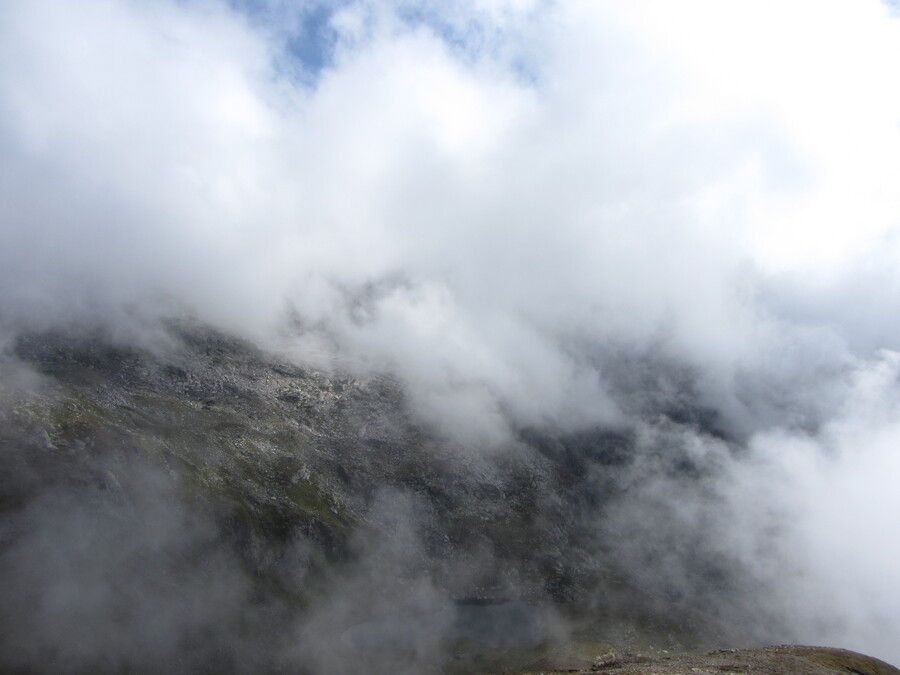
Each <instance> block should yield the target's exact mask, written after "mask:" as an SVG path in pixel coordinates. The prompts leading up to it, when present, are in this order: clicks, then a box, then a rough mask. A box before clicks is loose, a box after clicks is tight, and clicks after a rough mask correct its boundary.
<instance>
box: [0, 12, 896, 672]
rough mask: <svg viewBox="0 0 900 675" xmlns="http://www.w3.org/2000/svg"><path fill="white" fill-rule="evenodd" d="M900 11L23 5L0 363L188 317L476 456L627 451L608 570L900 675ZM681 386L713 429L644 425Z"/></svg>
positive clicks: (3, 150) (6, 70) (1, 117)
mask: <svg viewBox="0 0 900 675" xmlns="http://www.w3.org/2000/svg"><path fill="white" fill-rule="evenodd" d="M895 14H896V12H895V11H892V8H891V7H890V6H889V5H888V4H885V3H880V2H877V1H875V0H857V1H856V2H854V3H852V5H851V4H850V3H837V2H833V3H832V2H829V3H821V2H812V1H811V0H791V1H790V2H787V3H781V4H780V5H779V8H778V10H777V11H776V10H775V9H773V8H771V7H767V6H764V5H761V4H760V3H752V2H743V1H742V2H736V3H729V4H728V5H727V6H726V5H724V4H722V3H717V2H714V1H713V0H688V1H686V2H681V3H674V4H673V3H665V2H660V1H658V0H640V1H637V2H630V3H628V6H627V7H624V6H622V5H621V4H620V3H614V2H591V3H589V2H578V1H574V0H573V1H572V2H558V3H550V2H541V1H540V0H533V1H529V0H515V1H514V0H508V1H504V2H497V3H483V2H480V1H478V0H471V1H470V2H464V3H455V4H454V6H453V8H445V7H443V6H441V5H440V4H439V3H431V2H427V1H423V2H413V1H412V0H409V1H407V0H404V1H403V2H399V3H384V2H379V1H376V0H358V1H353V0H348V1H347V2H338V3H323V2H315V1H312V0H310V1H307V2H301V3H295V4H290V3H282V2H278V1H274V0H273V1H267V2H231V3H227V2H224V1H218V0H209V1H206V0H196V1H194V0H189V1H188V2H176V1H175V0H171V1H169V0H164V1H161V2H154V3H144V2H129V1H121V2H117V1H113V0H85V2H81V3H78V6H77V7H76V6H75V5H74V4H72V3H65V2H60V1H55V0H29V1H27V2H26V1H25V0H7V1H6V2H4V3H3V6H2V8H0V200H2V203H3V205H4V209H3V214H2V216H0V224H2V226H0V288H2V292H0V332H2V335H0V338H2V339H3V340H4V342H7V343H9V342H11V341H12V340H14V338H15V336H16V335H19V334H21V333H25V332H28V331H41V330H67V329H73V328H76V327H85V326H88V327H96V326H100V327H102V328H103V330H105V331H107V332H108V333H110V334H112V335H114V336H116V339H117V340H119V341H120V342H122V343H126V344H128V343H131V344H141V345H147V344H150V343H153V342H154V341H155V340H157V338H158V336H159V335H160V330H159V328H158V326H159V325H160V322H162V321H165V320H169V319H171V318H173V317H176V318H177V317H192V318H193V319H196V320H198V321H200V322H203V323H208V324H211V325H213V326H216V327H217V328H219V329H221V330H224V331H228V332H232V333H235V334H238V335H240V336H242V337H244V338H246V339H249V340H251V341H254V342H255V343H257V344H259V345H261V346H264V347H265V348H267V349H272V350H276V351H278V352H279V353H282V354H288V355H290V356H291V358H293V359H295V360H297V361H299V362H304V363H315V364H318V365H320V366H322V367H331V368H341V369H345V370H348V371H350V372H353V373H356V374H360V375H365V374H371V373H381V372H389V373H392V374H393V375H395V376H396V377H398V378H399V380H400V381H401V382H402V383H403V384H404V386H405V387H406V388H407V390H408V392H409V400H410V405H411V406H412V408H413V410H414V411H415V413H416V415H417V416H418V418H419V419H420V420H421V421H422V423H423V424H427V425H429V426H430V427H431V428H433V429H434V430H435V433H437V434H438V435H440V436H442V437H445V438H448V439H450V440H451V441H452V443H453V444H454V447H456V448H459V450H458V452H459V453H460V457H462V458H463V459H462V460H460V461H472V462H476V463H477V462H478V461H480V459H481V458H483V457H491V456H494V455H495V454H496V453H497V452H499V450H498V449H501V448H505V447H507V446H509V445H510V444H514V443H515V441H516V439H517V438H519V436H520V434H521V433H522V432H523V430H538V431H540V432H545V431H553V432H561V433H578V432H579V431H582V430H586V429H593V428H602V429H609V430H615V431H618V432H622V433H629V434H634V436H635V438H637V439H639V442H638V443H637V446H636V447H638V452H639V453H641V454H640V459H639V460H638V461H637V462H636V463H635V465H634V467H633V468H632V469H630V471H631V474H630V475H629V476H628V477H627V479H628V480H630V481H633V483H634V485H635V486H636V487H635V489H634V490H632V491H631V492H629V495H628V496H627V497H623V498H622V499H621V501H620V502H619V503H618V505H617V506H616V510H614V512H613V515H611V516H610V518H609V519H608V520H604V521H602V522H597V523H595V524H592V525H591V526H592V527H595V528H596V530H597V533H598V534H597V536H598V537H605V536H609V534H610V532H612V531H614V530H615V529H616V528H626V529H627V531H629V532H635V533H636V536H634V537H631V538H628V540H627V541H626V540H623V541H621V542H620V547H621V559H622V561H625V562H624V563H623V564H625V565H626V566H627V563H628V562H632V561H643V562H642V563H641V564H642V565H645V566H646V567H645V569H646V577H647V580H648V584H650V583H657V584H660V585H665V586H666V588H668V589H669V591H670V592H675V593H676V594H677V589H678V588H683V589H686V590H687V589H691V590H695V589H696V587H697V583H696V580H694V579H692V571H691V569H690V560H689V559H690V556H689V555H688V550H689V549H690V548H691V546H690V545H689V543H690V542H694V543H695V544H696V545H697V546H700V547H701V548H703V550H708V552H709V553H710V555H715V556H717V557H718V559H721V560H723V561H724V562H723V564H726V563H727V566H728V567H729V568H731V567H734V568H737V569H740V570H742V574H743V575H744V577H743V578H744V579H745V583H746V585H747V588H748V589H753V590H752V591H751V592H748V593H747V594H745V598H749V597H751V596H752V597H753V598H754V602H755V603H759V604H760V605H761V606H762V608H761V609H760V612H762V613H763V614H765V615H766V616H771V617H776V618H777V621H778V625H779V626H782V627H783V628H784V633H783V634H784V635H785V636H786V638H785V639H796V640H798V641H806V642H828V643H833V644H835V645H836V646H842V647H849V648H854V649H859V650H861V651H865V652H868V653H871V654H873V655H875V656H878V657H881V658H885V659H887V660H892V661H893V662H895V663H896V662H900V651H898V648H897V646H896V644H895V641H894V640H893V639H892V636H895V635H897V634H900V610H898V607H900V577H898V572H897V566H896V564H895V562H894V561H895V560H896V559H897V554H898V553H900V551H898V550H897V545H896V543H895V539H896V538H895V537H894V536H892V533H894V532H897V531H900V497H898V496H897V494H898V493H897V491H896V490H894V489H892V487H893V486H892V485H891V484H890V480H891V478H892V477H893V476H895V475H897V472H896V469H897V468H898V462H900V460H898V453H897V443H898V440H900V438H898V428H897V424H896V421H895V420H896V419H897V412H898V402H900V399H898V395H900V389H898V386H897V369H898V358H900V357H898V351H900V331H898V327H897V325H896V323H895V322H893V321H892V320H891V317H893V316H894V315H895V314H896V310H898V309H900V299H898V298H900V296H898V293H897V291H898V285H897V284H898V282H897V278H896V266H897V262H898V259H900V247H898V237H897V232H898V230H897V226H898V214H900V193H898V192H897V189H896V186H897V185H898V184H900V92H898V90H897V88H896V87H895V86H893V84H894V82H895V80H896V73H895V70H896V64H897V63H900V23H898V21H897V18H896V16H895ZM160 339H161V338H160ZM688 393H689V394H690V397H691V401H693V402H695V403H696V405H698V406H700V407H702V408H703V409H704V410H707V411H709V414H710V416H711V417H712V418H714V419H715V427H716V429H717V430H718V432H719V433H718V435H713V434H710V433H709V432H708V430H703V429H701V428H700V425H693V426H691V425H690V424H686V425H682V426H680V427H678V428H677V429H673V428H672V427H670V426H667V425H666V424H665V423H663V422H661V421H660V419H659V412H660V411H661V410H672V409H678V407H679V405H681V402H682V401H683V398H684V396H686V395H687V394H688ZM685 456H687V457H689V458H690V459H691V461H692V462H693V463H695V464H696V465H697V466H698V467H700V470H701V473H703V475H704V480H703V481H702V482H701V483H699V484H698V483H693V482H692V483H683V482H681V481H680V479H679V478H678V477H676V476H673V475H672V472H671V471H669V467H670V464H669V463H668V462H670V461H675V460H674V459H667V458H674V457H678V458H684V457H685ZM35 508H38V507H35ZM40 508H42V509H45V510H46V511H47V512H51V511H52V512H53V513H54V514H56V513H57V512H63V511H64V512H66V513H67V515H66V516H65V518H66V519H68V520H72V521H73V522H74V524H66V523H67V522H68V521H59V517H58V516H57V515H53V516H52V517H50V516H48V517H46V518H44V520H46V521H47V522H59V523H60V524H59V527H60V528H61V530H60V532H62V531H68V530H71V529H73V528H74V529H77V521H79V519H80V518H85V517H86V516H84V515H83V514H82V512H81V511H79V510H78V509H75V510H74V511H70V510H69V509H64V508H61V507H59V506H58V505H53V504H49V505H42V506H41V507H40ZM661 510H662V511H665V512H666V513H667V514H668V516H667V517H668V518H669V520H667V521H666V522H667V524H666V525H660V524H659V523H660V521H659V519H658V516H659V514H660V512H661ZM151 520H152V519H151ZM192 528H194V526H192ZM192 528H188V530H189V531H191V532H194V531H197V532H200V533H201V534H198V535H197V536H198V537H199V539H200V540H202V539H203V535H202V532H204V530H203V528H202V527H201V526H197V528H199V529H192ZM54 532H55V531H54ZM663 532H665V535H666V536H665V537H663V536H662V534H663ZM57 534H59V532H55V534H54V536H56V535H57ZM173 536H174V535H173ZM666 537H670V538H671V539H672V541H668V540H667V539H666ZM72 545H73V546H74V545H75V542H72ZM27 546H32V547H36V548H37V549H39V548H40V546H41V542H40V541H30V543H28V544H27ZM68 546H69V544H65V545H64V546H63V548H66V547H68ZM177 546H178V547H179V548H180V547H188V548H190V547H192V546H193V544H191V543H189V542H186V541H182V540H181V539H179V540H178V541H177ZM666 546H671V550H672V551H673V553H672V554H671V555H670V556H668V557H667V558H666V561H665V564H660V563H655V564H653V563H651V562H649V561H650V559H654V560H658V559H659V556H658V555H656V554H655V553H654V552H657V553H658V551H659V547H666ZM21 550H22V551H24V549H21ZM26 553H27V552H26ZM26 553H22V555H26ZM651 554H652V555H651ZM35 555H36V554H35ZM123 555H126V556H127V554H123ZM27 557H29V558H30V557H31V554H28V556H27ZM373 560H374V558H373ZM122 564H123V565H127V564H129V563H128V560H127V559H126V560H125V561H124V562H123V563H122ZM209 564H211V565H217V564H221V565H224V566H225V568H226V571H225V572H223V575H220V576H221V577H222V578H228V575H229V574H231V572H229V571H228V570H227V568H228V563H227V562H216V560H213V561H212V562H210V563H209ZM373 564H374V563H373ZM47 565H48V567H47V568H46V569H36V570H34V572H33V573H34V574H35V575H41V574H43V575H44V577H42V578H46V579H52V578H53V577H54V575H55V572H54V568H53V563H52V559H51V560H48V562H47ZM653 580H656V581H653ZM88 582H90V580H88ZM35 583H44V582H35ZM422 583H423V584H424V590H423V591H422V594H421V596H417V597H421V598H425V599H426V600H427V602H426V600H423V601H422V602H425V604H426V605H427V607H426V609H428V611H432V610H434V611H437V609H435V608H436V607H438V606H439V604H440V603H439V601H438V599H437V597H438V596H437V595H434V593H432V591H431V590H429V589H428V588H427V583H426V581H423V582H422ZM87 585H88V586H90V583H87ZM188 585H190V584H188ZM225 585H226V586H228V587H229V588H230V589H231V590H229V592H228V593H226V594H225V596H224V597H225V599H224V600H223V602H226V603H234V605H239V604H240V602H241V593H242V590H241V588H240V585H239V584H237V583H236V586H235V587H234V588H232V586H231V584H230V582H228V583H227V584H225ZM672 589H676V591H672ZM438 595H439V594H438ZM164 600H165V596H164V597H163V601H164ZM441 601H446V598H443V599H442V600H441ZM173 602H175V601H174V600H173ZM229 606H231V605H229ZM209 611H210V612H213V611H214V608H210V609H209ZM329 611H333V612H338V611H339V609H336V608H331V609H329ZM422 611H425V609H422ZM226 613H227V612H226ZM174 614H175V615H178V616H181V615H182V611H181V610H180V609H177V608H176V610H174ZM326 619H327V617H326V618H323V621H326ZM185 621H186V623H182V624H177V625H188V626H189V627H190V626H191V625H194V624H192V623H191V621H192V619H190V618H189V619H185ZM198 621H200V620H199V619H198ZM201 622H202V621H201ZM187 630H188V632H190V631H189V629H187ZM297 630H298V631H299V634H303V631H304V630H307V631H308V630H311V629H309V628H308V627H307V628H302V627H301V628H298V629H297ZM23 644H24V646H23V649H27V648H31V647H29V645H28V644H27V643H23ZM39 648H41V647H40V645H38V646H35V647H34V649H39ZM122 649H123V650H131V649H136V647H134V645H130V644H129V645H126V646H123V647H122Z"/></svg>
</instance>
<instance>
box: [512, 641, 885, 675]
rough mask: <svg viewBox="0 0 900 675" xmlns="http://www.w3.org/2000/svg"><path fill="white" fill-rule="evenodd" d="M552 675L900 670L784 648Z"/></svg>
mask: <svg viewBox="0 0 900 675" xmlns="http://www.w3.org/2000/svg"><path fill="white" fill-rule="evenodd" d="M541 673H542V674H543V675H550V674H551V673H554V674H555V673H578V674H579V675H587V674H588V673H620V674H621V675H628V674H634V675H638V674H641V675H651V674H653V673H657V674H659V675H696V674H698V673H709V674H712V673H770V674H772V675H776V674H777V675H788V674H789V673H798V674H801V675H829V674H832V673H856V674H857V675H894V674H895V673H900V670H898V669H897V668H894V667H893V666H892V665H890V664H888V663H885V662H884V661H880V660H879V659H875V658H872V657H870V656H864V655H862V654H857V653H856V652H851V651H848V650H846V649H831V648H827V647H802V646H792V645H781V646H778V647H763V648H759V649H726V650H717V651H713V652H709V653H707V654H663V655H659V656H654V657H649V656H639V655H621V656H617V655H615V654H612V653H610V654H607V655H604V656H602V657H599V658H598V659H597V662H596V663H594V664H593V665H592V666H591V667H590V668H588V669H584V670H579V669H567V670H544V671H541ZM521 675H524V673H523V674H521Z"/></svg>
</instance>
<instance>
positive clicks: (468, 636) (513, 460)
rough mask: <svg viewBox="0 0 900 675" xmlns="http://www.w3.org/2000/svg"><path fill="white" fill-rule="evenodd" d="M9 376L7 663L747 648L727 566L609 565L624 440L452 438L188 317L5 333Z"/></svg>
mask: <svg viewBox="0 0 900 675" xmlns="http://www.w3.org/2000/svg"><path fill="white" fill-rule="evenodd" d="M3 368H4V377H3V386H2V400H0V519H2V520H0V523H2V527H0V571H2V574H0V591H2V596H3V598H4V602H3V603H2V607H0V668H6V669H10V672H75V673H79V672H267V671H273V672H314V673H343V672H356V669H357V668H358V666H359V665H360V660H361V659H362V660H364V662H365V663H366V668H367V669H368V670H369V671H370V672H417V673H421V672H452V671H456V672H487V671H489V670H509V669H512V668H516V667H525V666H528V665H529V664H531V665H534V666H535V667H538V666H541V667H549V666H552V665H554V664H555V665H558V666H562V665H579V664H581V665H585V664H589V663H590V662H591V661H592V659H594V658H595V657H596V655H597V654H599V653H602V652H603V651H604V650H606V649H608V648H610V647H617V648H627V649H630V650H636V649H649V650H651V651H652V650H659V649H672V648H678V647H691V646H702V645H710V646H713V645H719V644H723V643H727V644H728V645H729V646H730V645H731V644H734V642H735V641H738V642H741V641H743V642H751V641H752V639H751V637H752V636H751V634H750V633H747V632H741V631H740V630H738V629H737V628H736V627H735V626H729V625H728V623H727V621H726V618H727V616H728V612H725V611H720V609H721V608H722V607H727V606H728V603H729V601H731V600H732V599H733V598H734V597H736V594H738V593H739V592H741V583H742V579H741V576H740V574H739V573H738V572H737V571H735V570H733V569H731V568H730V567H728V565H727V564H726V562H725V561H722V560H719V559H717V558H716V557H715V556H714V555H711V554H710V555H707V556H704V551H703V550H702V549H698V550H697V551H696V552H695V554H696V556H697V560H698V564H697V565H696V566H695V568H694V571H693V572H692V573H693V574H694V575H695V577H694V578H692V579H689V580H686V581H685V582H684V584H683V585H682V586H681V587H680V588H675V587H674V586H672V587H668V586H666V587H664V586H659V587H656V586H652V585H648V583H647V578H648V577H647V569H651V570H652V569H657V568H659V567H658V566H659V564H660V563H653V562H652V561H650V560H649V559H647V561H646V565H647V569H636V568H635V567H634V565H633V563H634V560H635V558H634V557H630V556H626V555H622V554H621V551H633V550H634V542H633V541H631V540H633V539H634V538H636V537H638V536H640V535H636V534H634V533H633V532H629V531H617V530H616V529H615V528H614V527H612V526H610V525H608V524H607V525H604V524H603V523H605V522H607V521H605V520H604V518H605V516H606V514H607V513H615V512H616V505H617V504H619V503H620V501H621V498H622V495H624V494H626V493H627V492H628V490H629V489H631V488H630V486H632V485H633V479H634V469H633V465H634V463H635V456H636V455H635V451H634V446H635V439H634V438H633V437H632V436H631V435H629V433H628V432H626V431H616V432H612V431H608V430H607V431H604V430H584V431H581V432H579V433H577V434H572V433H570V434H561V433H553V432H552V431H548V430H546V429H544V430H538V429H523V430H520V432H519V434H518V437H517V438H515V439H511V440H510V442H509V443H508V444H507V445H506V446H504V447H500V448H492V449H490V451H484V450H483V449H479V448H471V447H465V446H463V445H460V444H458V443H454V442H453V441H451V440H448V439H447V438H446V437H443V436H440V435H438V434H437V433H435V432H433V431H432V430H430V429H429V427H428V426H427V425H425V424H423V423H421V422H420V421H418V419H417V418H416V417H415V416H414V415H413V414H411V412H410V410H409V408H408V406H407V402H406V400H405V394H404V390H403V387H402V386H401V385H400V384H399V383H398V382H397V381H396V380H394V379H392V378H391V377H389V376H386V375H376V376H367V377H358V376H351V375H350V374H347V373H341V372H324V371H322V370H317V369H314V368H310V367H305V366H303V365H300V364H297V363H292V362H290V361H288V360H286V359H284V358H279V357H277V356H274V355H271V354H267V353H264V352H262V351H260V350H259V349H257V348H255V347H253V346H252V345H250V344H247V343H245V342H242V341H240V340H237V339H234V338H231V337H229V336H226V335H223V334H221V333H217V332H215V331H212V330H210V329H207V328H203V327H199V326H195V325H189V324H174V325H172V326H170V327H169V329H168V338H167V340H166V341H165V344H164V345H162V346H160V347H158V348H157V349H154V350H142V349H137V348H133V347H124V346H122V345H117V344H116V343H115V342H114V341H111V340H109V339H105V338H103V337H102V336H98V335H93V336H80V337H72V336H66V335H63V334H58V333H57V334H39V335H38V334H33V335H28V336H22V337H20V338H18V339H17V340H16V341H15V343H14V344H13V346H12V349H11V353H10V354H9V355H8V356H7V357H6V358H5V360H4V363H3ZM688 412H689V409H688ZM679 414H680V415H681V417H682V418H684V417H685V412H684V411H682V412H681V413H679ZM672 417H673V419H672V420H671V421H670V422H669V423H670V424H673V425H678V424H691V425H694V426H696V424H697V422H696V419H690V415H687V417H688V418H689V419H687V420H686V421H685V420H684V419H681V420H679V419H674V418H675V417H677V416H675V415H673V416H672ZM695 417H696V416H695ZM711 433H712V432H711ZM669 462H670V464H671V467H674V468H672V470H673V471H676V472H677V473H679V475H680V476H682V479H683V480H684V481H687V482H688V483H690V482H691V481H699V480H700V476H701V474H702V468H699V467H697V466H693V465H691V463H690V462H689V461H688V459H687V458H684V457H680V458H679V456H677V453H676V455H675V456H673V457H672V458H670V460H669ZM609 522H617V521H615V520H614V519H613V520H610V521H609ZM664 530H665V526H664V525H663V526H660V528H659V529H658V532H659V533H660V537H661V539H660V542H659V543H658V546H656V548H653V549H647V550H653V551H657V552H659V550H660V548H659V546H663V547H664V546H666V542H665V532H664ZM669 536H670V537H671V536H674V533H669ZM629 542H631V543H629ZM645 557H646V556H645ZM660 557H661V556H660ZM654 564H656V565H657V567H654ZM661 589H662V590H661ZM686 589H695V590H696V592H695V593H687V591H686ZM712 598H715V602H712V601H711V599H712Z"/></svg>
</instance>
